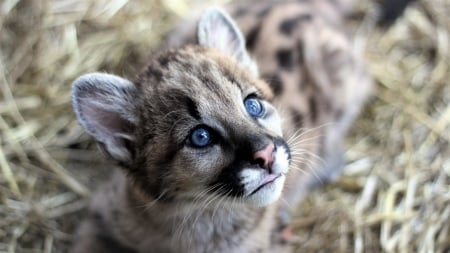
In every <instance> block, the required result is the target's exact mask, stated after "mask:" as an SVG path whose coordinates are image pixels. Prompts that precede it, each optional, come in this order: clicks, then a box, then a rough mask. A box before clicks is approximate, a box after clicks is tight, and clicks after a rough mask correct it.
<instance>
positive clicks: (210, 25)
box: [197, 8, 258, 75]
mask: <svg viewBox="0 0 450 253" xmlns="http://www.w3.org/2000/svg"><path fill="white" fill-rule="evenodd" d="M197 39H198V42H199V44H200V45H201V46H204V47H209V48H215V49H217V50H220V51H222V52H224V53H227V54H228V55H230V56H232V57H234V58H235V59H236V60H238V61H239V62H240V63H242V64H244V65H245V66H246V67H247V68H248V69H249V70H250V71H251V72H252V73H254V74H255V75H258V68H257V66H256V63H255V62H254V61H253V60H252V59H251V58H250V55H249V54H248V52H247V49H246V48H245V39H244V36H242V33H241V31H240V30H239V28H238V27H237V25H236V23H235V22H234V21H233V20H232V19H231V17H230V16H229V15H228V14H227V13H226V12H225V11H223V10H221V9H218V8H210V9H207V10H206V11H205V12H204V13H203V14H202V16H201V18H200V21H199V23H198V27H197Z"/></svg>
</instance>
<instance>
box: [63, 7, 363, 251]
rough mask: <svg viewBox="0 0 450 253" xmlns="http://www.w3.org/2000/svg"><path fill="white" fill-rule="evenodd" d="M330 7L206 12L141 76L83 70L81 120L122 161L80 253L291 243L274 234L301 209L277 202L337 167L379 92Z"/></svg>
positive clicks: (273, 247)
mask: <svg viewBox="0 0 450 253" xmlns="http://www.w3.org/2000/svg"><path fill="white" fill-rule="evenodd" d="M332 2H334V1H328V0H323V1H322V0H316V1H286V2H271V1H269V2H258V4H250V5H249V4H248V3H246V4H238V5H234V6H229V7H228V9H227V11H228V12H229V13H231V15H232V16H233V18H234V21H233V20H232V19H231V18H230V17H229V16H228V15H227V14H226V13H225V12H223V11H222V10H219V9H209V10H207V11H205V12H203V14H202V15H201V17H200V19H195V21H193V22H192V23H189V22H185V23H184V24H183V25H180V26H179V27H178V28H176V29H175V30H174V32H173V33H172V35H169V38H168V42H167V43H166V45H167V46H168V48H170V49H165V50H163V49H162V53H161V55H160V56H156V57H155V58H154V59H153V60H152V61H151V63H150V64H149V65H148V66H147V67H146V68H145V69H144V70H143V72H142V73H141V75H139V76H138V77H137V78H136V80H134V81H128V80H125V79H123V78H120V77H117V76H113V75H108V74H100V73H95V74H87V75H85V76H82V77H80V78H79V79H77V80H76V81H75V83H74V91H73V103H74V108H75V112H76V114H77V116H78V119H79V121H80V123H81V125H82V126H83V127H84V128H85V129H86V131H87V132H88V133H89V134H91V135H92V136H94V137H95V138H96V139H97V141H98V142H99V144H100V146H101V148H102V149H103V150H104V151H105V153H106V154H107V155H109V157H111V158H112V159H113V160H115V161H117V162H118V165H119V167H121V169H120V170H117V171H115V172H114V173H113V177H112V179H111V181H109V182H108V183H107V184H106V185H105V186H103V187H102V188H100V189H99V191H98V192H97V193H96V194H95V196H94V197H93V204H92V206H91V208H90V216H89V217H88V218H87V219H86V220H85V221H84V222H83V224H82V225H81V227H80V230H79V232H78V237H77V238H76V240H75V244H74V248H73V250H72V252H74V253H78V252H114V250H116V251H118V252H138V253H144V252H281V251H280V250H286V251H288V247H287V246H285V245H281V244H278V241H277V240H274V238H275V237H274V233H276V227H277V226H280V225H284V223H287V222H288V217H289V215H288V214H289V212H290V211H291V210H289V208H288V206H285V205H284V204H283V203H284V202H282V201H279V199H280V198H284V200H285V201H287V202H288V203H290V206H296V204H297V203H298V202H299V200H300V199H301V198H302V196H303V195H304V194H305V193H307V192H308V190H309V189H310V188H311V187H312V186H314V185H316V184H317V183H323V182H326V181H328V180H332V179H334V178H336V177H337V176H338V175H339V174H340V171H341V169H342V166H343V159H342V140H343V137H344V135H345V132H346V131H347V129H348V127H349V126H350V124H351V122H352V121H353V119H354V117H355V116H356V115H357V113H358V111H359V110H360V108H361V106H362V103H363V102H364V100H365V99H366V97H367V96H368V94H369V91H370V79H369V77H368V75H367V73H366V71H365V68H364V65H363V64H362V62H361V61H360V59H359V57H358V56H357V55H356V54H355V53H354V52H353V50H352V45H351V42H350V39H349V38H348V37H347V36H346V34H345V32H344V30H343V27H342V24H341V22H342V11H341V8H338V7H337V6H335V5H333V3H332ZM238 27H239V28H238ZM241 31H242V34H241ZM244 37H245V39H244ZM249 98H252V99H253V98H254V99H257V100H258V101H259V102H260V105H261V106H262V108H263V110H264V111H263V113H262V114H261V116H253V115H251V114H249V111H248V109H247V108H246V107H245V105H244V102H245V101H246V100H247V99H249ZM198 128H202V129H206V131H208V133H209V134H210V136H211V141H210V142H208V145H207V146H205V147H201V148H199V147H198V146H196V144H195V143H194V141H193V139H192V133H193V131H195V130H196V129H198ZM285 181H286V183H285ZM277 218H278V219H277Z"/></svg>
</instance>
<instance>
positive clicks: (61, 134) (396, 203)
mask: <svg viewBox="0 0 450 253" xmlns="http://www.w3.org/2000/svg"><path fill="white" fill-rule="evenodd" d="M191 3H192V1H187V0H171V1H157V0H147V1H144V0H135V1H127V0H113V1H106V0H101V1H98V0H64V1H55V0H41V1H19V0H4V1H2V2H1V3H0V29H1V32H0V92H1V99H0V129H1V132H0V143H1V146H0V167H1V172H0V252H64V251H65V250H66V249H67V246H68V244H69V243H70V238H71V233H72V231H73V229H74V227H75V226H76V223H77V222H78V221H79V219H80V216H81V215H82V212H83V211H82V210H83V208H84V207H85V206H86V199H85V198H84V196H86V195H88V194H89V191H90V190H92V189H93V188H94V187H95V182H97V181H96V180H95V179H96V178H97V177H101V176H102V175H103V173H107V170H106V171H105V170H97V169H96V168H98V167H104V165H103V164H104V163H103V161H102V159H101V158H100V156H99V154H98V152H97V151H96V148H95V145H93V143H92V140H91V139H90V138H89V137H88V136H87V135H85V134H83V133H82V131H81V129H80V127H79V125H78V123H77V122H76V121H75V118H74V115H73V113H72V110H71V106H70V96H69V94H70V85H71V82H72V81H73V80H74V79H75V78H76V77H77V76H78V75H80V74H82V73H85V72H89V71H97V70H103V71H111V72H114V73H117V74H121V75H124V76H133V75H134V74H135V73H136V72H137V71H139V66H141V64H142V62H143V61H145V59H147V58H148V57H149V56H150V55H151V51H149V48H153V47H154V46H156V45H157V44H158V43H159V42H160V39H161V36H162V35H163V34H164V33H165V32H166V31H167V29H168V28H169V27H170V26H171V24H172V22H173V20H174V19H175V18H177V16H180V15H182V14H184V13H186V12H187V11H188V10H189V7H188V6H189V5H188V4H191ZM360 8H361V10H360V13H359V14H361V15H359V16H360V18H359V20H357V24H358V25H357V27H358V29H356V34H357V36H356V40H357V42H358V45H360V46H363V47H364V46H365V47H366V48H367V50H366V56H367V60H368V64H369V69H370V72H371V73H372V74H373V76H374V77H375V79H376V81H377V84H378V90H377V94H376V96H375V97H374V98H373V99H372V101H371V102H370V103H369V105H368V106H367V108H366V110H365V111H364V112H363V114H362V115H361V117H360V119H359V120H358V121H357V122H356V124H355V125H354V128H353V131H352V133H351V135H350V136H349V141H348V143H349V148H348V151H347V154H346V155H347V158H348V160H349V163H350V165H349V166H348V170H347V172H346V174H345V176H344V177H343V178H342V179H341V180H339V181H338V182H337V183H335V184H333V185H330V186H327V187H326V188H325V189H323V190H319V191H316V192H313V193H312V194H311V195H310V196H309V197H308V198H307V199H306V200H305V202H304V203H303V204H302V208H301V210H300V211H299V213H298V215H297V216H296V217H295V223H294V226H295V231H296V233H297V235H298V241H299V244H298V245H297V246H296V247H297V248H298V252H382V251H384V252H448V251H449V250H450V233H449V229H450V228H449V226H450V221H449V220H450V217H449V216H450V186H449V185H450V145H449V141H450V131H449V130H450V126H449V125H450V85H448V84H447V83H448V82H449V81H450V74H449V73H450V71H449V69H448V68H450V54H449V49H450V43H449V41H450V34H449V31H450V27H449V26H450V17H449V16H450V15H448V14H449V13H450V12H449V11H450V3H449V2H448V1H446V0H433V1H425V0H422V1H419V2H418V3H416V4H414V5H413V6H412V8H409V9H408V10H407V12H406V13H405V16H404V17H403V18H402V19H401V20H399V22H397V23H396V24H395V25H394V26H392V27H391V28H389V29H387V30H383V29H380V28H374V26H373V25H372V23H371V19H372V14H370V12H368V11H367V10H372V9H373V8H374V7H373V3H372V2H369V1H363V2H362V3H361V6H360ZM360 24H363V25H360Z"/></svg>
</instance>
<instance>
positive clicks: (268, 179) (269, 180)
mask: <svg viewBox="0 0 450 253" xmlns="http://www.w3.org/2000/svg"><path fill="white" fill-rule="evenodd" d="M281 176H282V174H269V175H268V176H266V178H265V179H264V181H263V183H262V184H261V185H260V186H258V187H257V188H256V189H255V190H253V191H252V192H251V193H250V194H249V196H252V195H253V194H255V193H257V192H258V191H260V190H261V189H262V188H264V187H266V186H268V185H270V184H272V183H274V182H275V181H276V180H277V179H278V178H280V177H281Z"/></svg>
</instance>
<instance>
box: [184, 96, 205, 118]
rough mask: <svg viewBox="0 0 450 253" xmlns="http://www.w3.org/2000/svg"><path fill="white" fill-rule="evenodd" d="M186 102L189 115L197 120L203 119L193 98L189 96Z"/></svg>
mask: <svg viewBox="0 0 450 253" xmlns="http://www.w3.org/2000/svg"><path fill="white" fill-rule="evenodd" d="M184 100H185V103H186V108H187V110H188V113H189V115H191V116H192V117H193V118H194V119H196V120H200V119H201V116H200V112H199V111H198V107H197V104H196V103H195V102H194V100H192V98H190V97H188V96H186V97H185V98H184Z"/></svg>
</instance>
